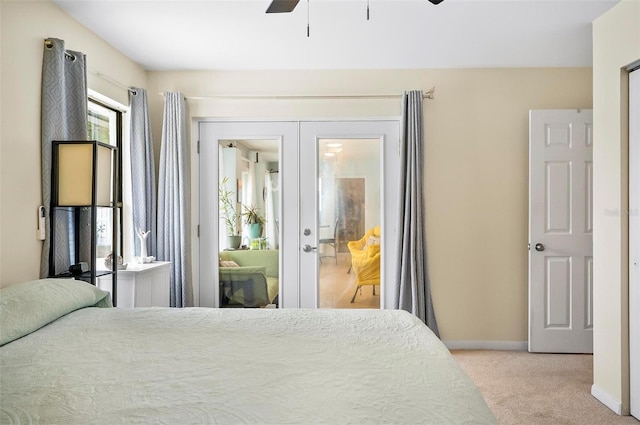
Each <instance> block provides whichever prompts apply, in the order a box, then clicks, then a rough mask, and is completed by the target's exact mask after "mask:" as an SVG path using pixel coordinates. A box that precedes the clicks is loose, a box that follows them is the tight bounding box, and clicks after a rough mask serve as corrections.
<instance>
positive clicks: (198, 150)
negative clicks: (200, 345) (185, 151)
mask: <svg viewBox="0 0 640 425" xmlns="http://www.w3.org/2000/svg"><path fill="white" fill-rule="evenodd" d="M196 150H197V153H200V140H198V148H197V149H196Z"/></svg>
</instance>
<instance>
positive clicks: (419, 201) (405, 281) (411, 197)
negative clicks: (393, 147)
mask: <svg viewBox="0 0 640 425" xmlns="http://www.w3.org/2000/svg"><path fill="white" fill-rule="evenodd" d="M401 131H402V134H401V141H400V192H399V193H400V202H399V205H400V211H399V214H398V217H399V223H398V229H399V232H398V234H399V237H398V238H399V239H398V244H397V246H398V257H397V258H398V260H397V261H398V275H397V279H396V282H395V288H394V289H395V293H394V294H393V295H394V300H393V301H394V308H397V309H402V310H407V311H409V312H411V313H413V314H414V315H415V316H416V317H418V318H419V319H420V320H422V321H423V322H424V323H425V324H426V325H427V326H428V327H429V328H430V329H431V330H432V331H433V332H434V333H435V334H436V335H437V336H439V331H438V324H437V322H436V316H435V312H434V310H433V302H432V300H431V289H430V283H429V273H428V270H427V243H426V237H425V233H424V232H425V215H424V213H425V210H424V188H423V169H424V158H423V146H424V132H423V112H422V92H421V91H418V90H412V91H408V92H404V93H403V95H402V122H401Z"/></svg>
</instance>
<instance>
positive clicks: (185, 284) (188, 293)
mask: <svg viewBox="0 0 640 425" xmlns="http://www.w3.org/2000/svg"><path fill="white" fill-rule="evenodd" d="M187 129H188V123H187V111H186V102H185V99H184V96H182V94H180V93H165V95H164V117H163V123H162V145H161V147H160V178H159V187H158V246H157V251H158V259H159V260H162V261H171V276H170V279H171V297H170V305H171V307H189V306H192V305H193V292H192V282H191V233H190V232H191V225H190V214H191V211H190V210H191V209H190V198H191V196H190V188H189V182H190V178H191V169H190V164H189V141H188V130H187Z"/></svg>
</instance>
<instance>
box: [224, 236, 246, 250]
mask: <svg viewBox="0 0 640 425" xmlns="http://www.w3.org/2000/svg"><path fill="white" fill-rule="evenodd" d="M240 242H242V236H240V235H233V236H227V248H233V249H238V248H240Z"/></svg>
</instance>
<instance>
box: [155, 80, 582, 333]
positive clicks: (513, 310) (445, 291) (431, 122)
mask: <svg viewBox="0 0 640 425" xmlns="http://www.w3.org/2000/svg"><path fill="white" fill-rule="evenodd" d="M591 77H592V74H591V69H589V68H579V69H576V68H574V69H566V68H565V69H546V68H540V69H454V70H450V69H437V70H362V71H338V70H336V71H239V72H234V71H219V72H218V71H211V72H150V73H149V75H148V78H149V80H148V82H149V92H150V93H152V94H151V95H150V110H151V117H152V118H151V119H152V121H153V126H154V128H153V132H154V134H159V132H160V126H161V117H162V97H161V96H160V95H156V96H154V95H153V94H154V93H157V92H164V91H180V92H182V93H183V94H185V95H186V96H187V97H188V96H207V95H211V94H255V95H269V94H320V95H322V94H337V93H339V94H372V93H373V94H375V93H398V94H400V93H401V92H402V91H403V90H410V89H423V90H428V89H430V88H431V87H432V86H435V87H436V91H435V99H434V100H425V105H424V114H425V139H426V147H425V183H426V197H427V203H426V208H427V213H426V214H427V217H426V220H427V238H428V242H427V243H428V247H429V252H428V255H429V265H430V268H431V282H432V287H433V298H434V303H435V309H436V315H437V317H438V322H439V327H440V332H441V335H442V337H443V339H445V340H448V341H452V340H453V341H460V340H462V341H497V342H498V343H503V342H506V343H509V342H513V341H515V342H523V341H526V340H527V285H528V281H527V242H528V241H527V220H528V200H527V199H528V198H527V193H528V111H529V109H545V108H591V107H592V97H591V93H592V81H591ZM188 104H189V109H190V111H191V115H192V116H193V117H234V118H275V119H286V118H292V119H294V118H315V117H323V118H330V117H348V118H358V117H399V116H400V115H401V109H400V100H399V99H383V100H371V99H368V100H219V99H217V100H189V101H188ZM159 151H160V148H159V146H156V147H155V152H156V153H159ZM507 345H508V344H507Z"/></svg>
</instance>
